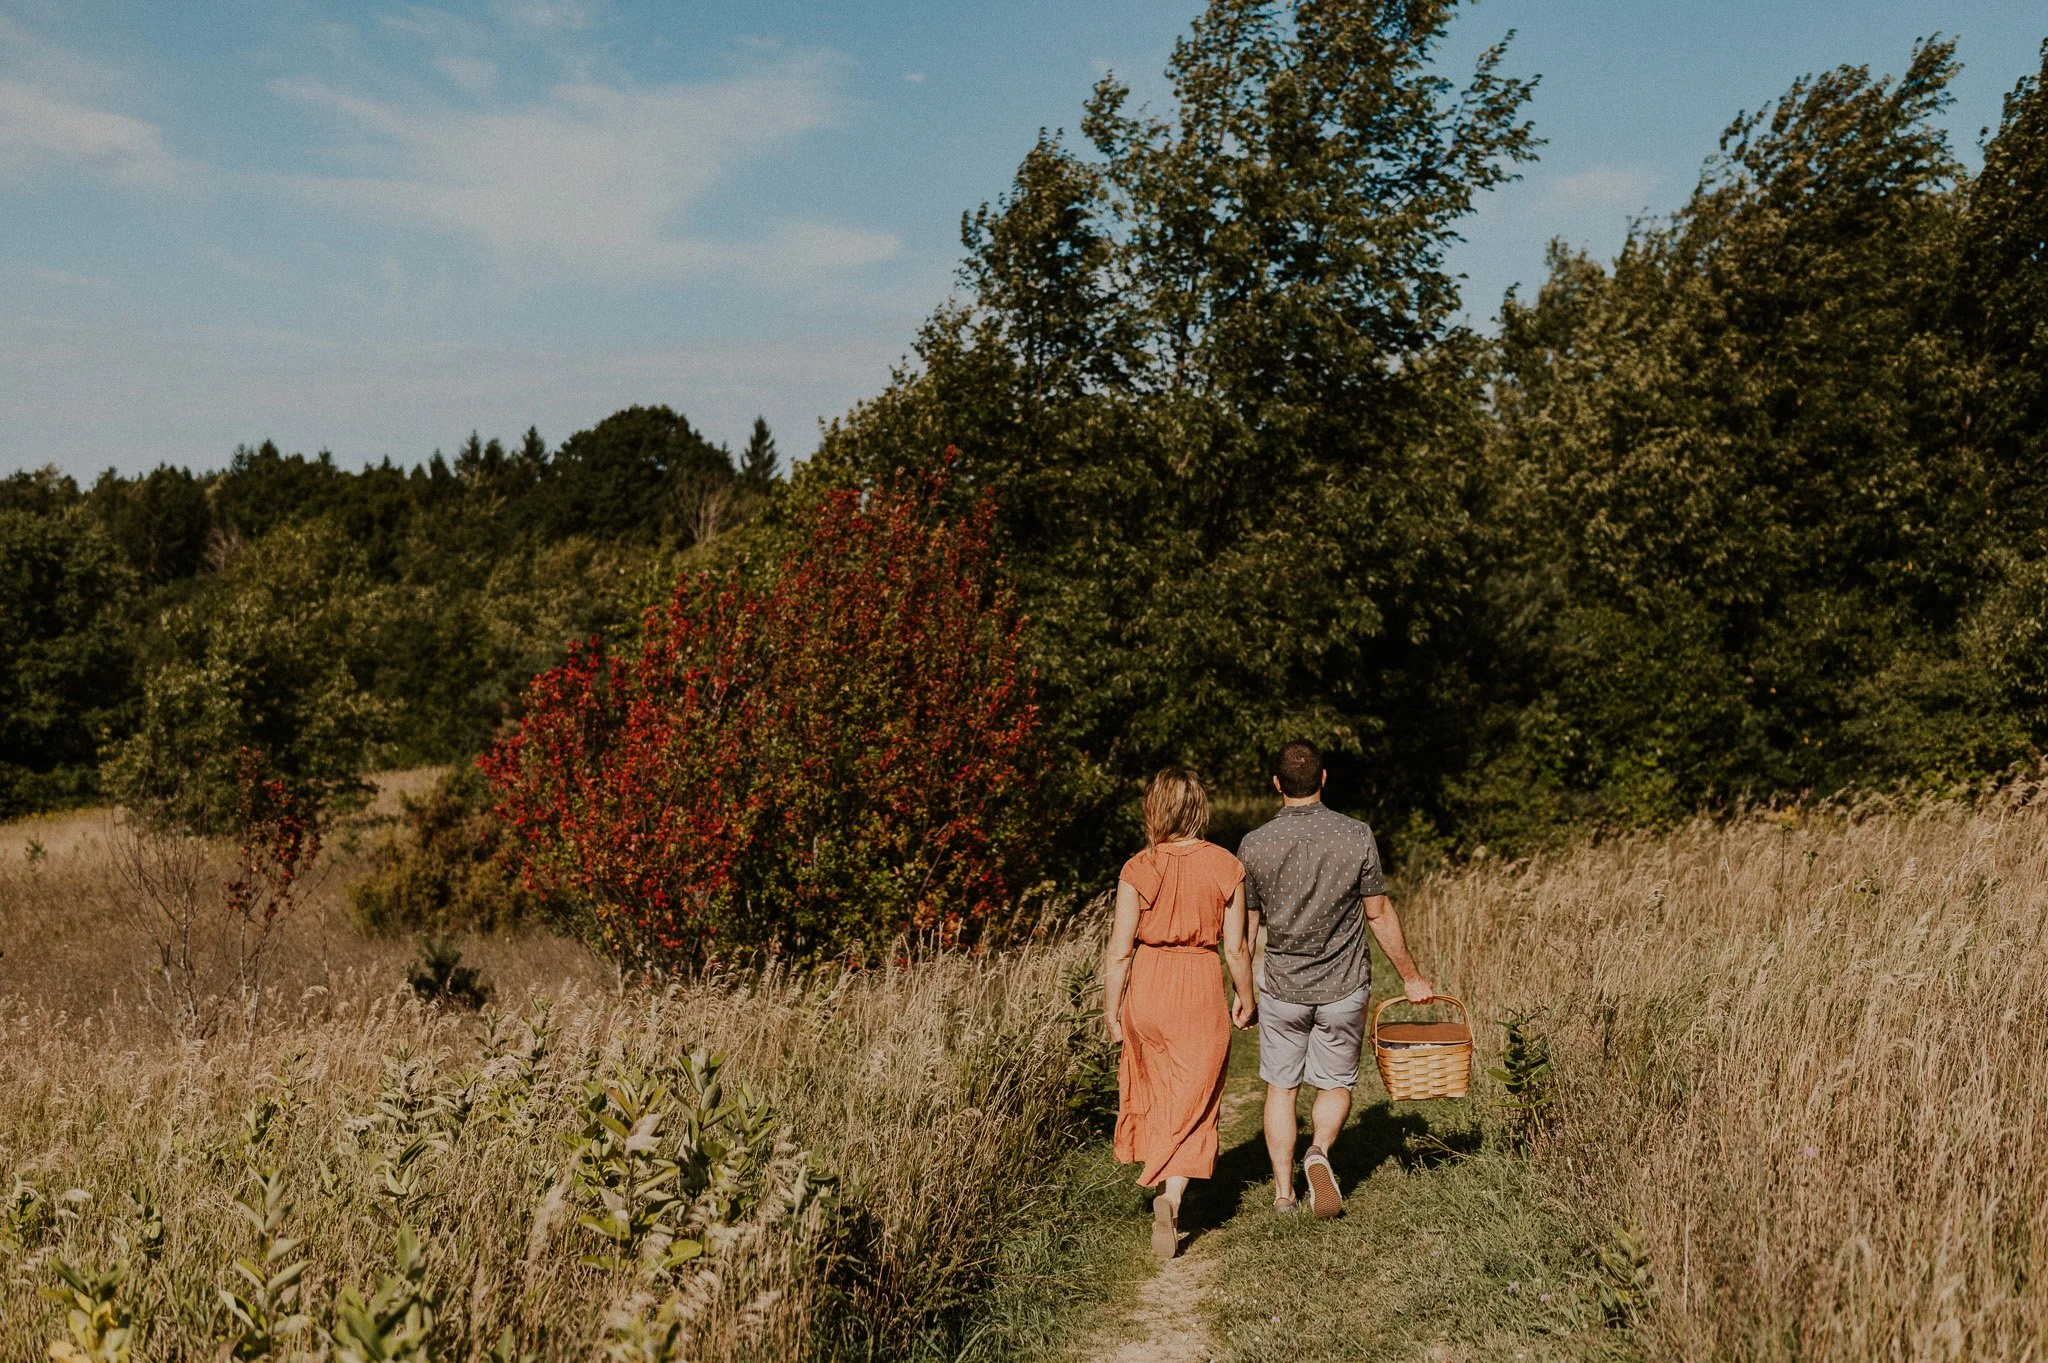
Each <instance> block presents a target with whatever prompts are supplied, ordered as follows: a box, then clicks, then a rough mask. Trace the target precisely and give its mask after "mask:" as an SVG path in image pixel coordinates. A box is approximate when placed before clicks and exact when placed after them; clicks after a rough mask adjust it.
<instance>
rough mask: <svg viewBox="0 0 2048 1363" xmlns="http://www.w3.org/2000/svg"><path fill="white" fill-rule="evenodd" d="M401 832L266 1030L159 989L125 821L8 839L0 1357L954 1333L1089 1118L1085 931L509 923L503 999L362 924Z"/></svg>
mask: <svg viewBox="0 0 2048 1363" xmlns="http://www.w3.org/2000/svg"><path fill="white" fill-rule="evenodd" d="M375 826H376V816H375V815H374V813H373V816H372V819H371V820H370V821H368V822H367V823H366V824H363V825H359V827H358V829H357V833H358V835H359V836H358V837H356V838H353V839H351V838H348V837H344V838H342V839H339V840H338V846H337V848H336V850H335V851H334V852H333V853H332V854H331V855H330V857H329V858H328V861H329V864H328V865H327V867H326V869H325V876H324V879H323V880H322V883H321V885H320V887H319V889H318V890H317V892H316V893H315V895H314V896H313V898H312V899H311V900H310V901H309V902H308V903H307V904H306V905H304V906H303V907H302V909H301V910H300V914H299V917H298V918H297V920H296V921H294V922H292V923H290V924H289V925H288V927H287V928H286V930H285V931H284V933H283V935H282V936H281V937H280V938H279V939H278V940H277V943H276V944H275V949H276V957H275V960H274V965H273V971H274V974H273V983H272V986H271V989H270V994H271V998H272V1000H273V1002H272V1003H271V1004H270V1005H268V1006H267V1008H266V1011H265V1012H264V1013H263V1014H262V1016H261V1017H259V1019H258V1022H257V1025H256V1026H255V1027H254V1028H253V1029H250V1028H247V1027H246V1026H244V1025H243V1020H242V1014H241V1011H240V1008H239V1005H238V1004H236V1003H235V1002H234V1000H233V999H232V998H230V999H229V1000H226V1001H225V1003H224V1004H223V1006H219V1007H214V1008H207V1007H202V1008H201V1010H200V1015H201V1016H200V1022H199V1023H198V1024H197V1025H196V1026H195V1025H193V1024H191V1023H190V1022H188V1021H187V1020H185V1019H184V1017H183V1015H182V1014H181V1013H180V1012H179V1010H178V1009H177V1008H176V1007H175V1006H167V1005H170V1004H171V1003H172V1001H171V1000H169V999H168V998H167V997H166V991H165V989H164V987H163V984H162V978H161V976H162V972H161V971H160V969H159V968H158V966H159V961H158V957H157V954H156V950H155V947H154V945H153V944H152V942H151V940H150V937H149V935H148V930H147V922H148V920H147V917H146V914H145V913H144V906H143V905H141V904H139V903H138V902H137V900H136V896H135V895H134V893H133V891H132V889H131V887H130V886H129V885H128V884H126V883H125V882H124V880H123V878H122V877H121V875H120V874H119V873H118V862H119V860H120V854H119V837H118V834H117V833H116V831H115V828H114V825H113V822H112V821H111V819H110V818H109V816H107V815H105V814H103V813H100V814H85V815H75V816H69V817H67V818H64V819H43V820H33V821H29V822H27V823H24V824H17V825H13V826H11V827H9V828H8V829H7V830H6V831H5V837H6V841H7V846H5V848H4V849H0V851H4V854H5V856H4V862H0V865H4V870H0V905H4V906H5V908H4V922H5V925H6V938H5V941H6V953H7V954H6V956H5V958H4V959H0V971H4V974H0V1000H4V1008H0V1018H4V1022H0V1027H4V1032H5V1036H4V1040H0V1095H4V1096H0V1191H4V1192H5V1193H6V1195H7V1201H6V1203H5V1205H4V1207H0V1267H4V1280H0V1322H4V1323H0V1358H4V1359H8V1360H15V1359H21V1360H27V1359H36V1358H42V1357H44V1356H45V1346H46V1344H47V1343H48V1342H49V1341H51V1340H53V1339H54V1340H59V1341H68V1342H69V1344H70V1345H71V1346H72V1347H76V1348H78V1349H80V1350H81V1351H82V1352H83V1354H84V1356H88V1357H99V1358H114V1357H134V1358H138V1359H140V1358H150V1359H159V1358H162V1359H181V1358H202V1357H209V1358H210V1357H214V1356H216V1355H218V1354H219V1353H220V1351H221V1350H222V1349H223V1348H225V1349H227V1350H228V1352H229V1353H230V1354H231V1355H233V1356H239V1357H261V1356H266V1355H268V1356H272V1357H288V1356H297V1355H299V1354H301V1353H303V1354H307V1355H312V1354H325V1355H330V1356H334V1357H340V1358H350V1357H360V1358H378V1357H405V1358H420V1359H424V1358H429V1357H431V1358H448V1359H453V1358H480V1357H485V1356H490V1357H495V1358H499V1359H504V1360H510V1359H517V1358H522V1357H527V1356H529V1355H531V1356H534V1357H544V1358H568V1357H575V1358H588V1357H591V1356H592V1355H593V1353H594V1352H599V1351H601V1352H602V1353H603V1354H604V1356H607V1357H613V1358H619V1359H662V1358H673V1357H690V1358H737V1357H764V1358H787V1357H798V1356H817V1355H828V1356H845V1357H892V1358H893V1357H914V1356H920V1355H926V1354H931V1355H939V1356H952V1355H953V1354H955V1353H957V1350H958V1339H957V1335H958V1334H959V1331H960V1330H961V1329H962V1328H963V1323H964V1322H965V1321H966V1320H967V1318H968V1316H969V1314H970V1313H969V1312H968V1310H967V1309H966V1307H967V1304H968V1303H969V1302H970V1301H972V1300H973V1299H975V1298H977V1297H978V1296H982V1295H985V1294H987V1293H988V1292H989V1290H990V1288H991V1284H992V1280H993V1278H994V1277H995V1276H996V1275H997V1274H998V1273H999V1271H1001V1270H1002V1267H1003V1264H1004V1263H1005V1262H1010V1261H1014V1260H1015V1257H1016V1256H1015V1255H1014V1253H1013V1254H1011V1255H1010V1256H1009V1259H1008V1260H1007V1261H1006V1260H1005V1259H1004V1258H1003V1251H1002V1246H1001V1245H1000V1244H999V1241H1000V1239H1001V1238H1002V1237H1003V1235H1004V1234H1005V1233H1008V1232H1012V1231H1014V1229H1015V1228H1016V1227H1017V1225H1018V1224H1019V1222H1020V1220H1022V1219H1025V1218H1027V1217H1028V1216H1029V1215H1030V1212H1031V1209H1032V1208H1033V1206H1034V1205H1035V1203H1036V1201H1037V1200H1039V1199H1043V1198H1046V1197H1048V1196H1053V1197H1056V1196H1057V1195H1058V1192H1059V1190H1058V1189H1057V1188H1053V1187H1051V1185H1050V1182H1049V1180H1050V1179H1051V1177H1052V1173H1053V1165H1054V1163H1056V1161H1055V1162H1050V1163H1049V1162H1048V1161H1047V1160H1046V1159H1045V1155H1046V1153H1047V1152H1048V1151H1049V1150H1058V1149H1060V1148H1062V1147H1063V1146H1064V1145H1065V1144H1067V1143H1069V1142H1070V1141H1071V1140H1072V1139H1073V1138H1074V1136H1075V1135H1077V1134H1078V1133H1079V1132H1080V1131H1081V1130H1082V1129H1083V1128H1084V1126H1085V1123H1086V1120H1087V1113H1086V1111H1085V1105H1084V1103H1083V1102H1082V1099H1083V1098H1084V1097H1085V1094H1086V1092H1087V1084H1088V1083H1089V1082H1090V1076H1089V1073H1088V1071H1087V1068H1086V1063H1087V1062H1088V1061H1089V1059H1090V1058H1091V1057H1094V1058H1096V1059H1099V1043H1096V1042H1094V1041H1093V1040H1092V1039H1089V1038H1091V1037H1092V1033H1091V1032H1089V1030H1088V1027H1087V1025H1086V1024H1087V1022H1088V1019H1087V1016H1086V1014H1085V1011H1083V1010H1080V1009H1077V1008H1076V1006H1075V1004H1074V1002H1073V991H1072V988H1071V983H1070V976H1071V975H1072V974H1073V971H1074V967H1075V964H1076V962H1077V961H1080V960H1081V959H1083V958H1084V957H1086V956H1088V955H1089V954H1090V953H1091V952H1092V947H1090V946H1089V945H1087V944H1085V943H1084V942H1082V941H1081V940H1080V939H1079V938H1078V937H1071V936H1062V937H1057V938H1054V939H1051V940H1048V941H1046V942H1044V943H1043V944H1041V945H1038V946H1034V947H1032V948H1030V949H1027V950H1025V951H1022V952H1020V953H1018V954H1015V955H1012V956H1009V957H1005V958H1003V959H1001V960H989V959H982V960H975V959H969V958H966V957H961V956H953V957H947V958H942V959H937V960H932V961H926V962H921V963H918V964H915V965H905V966H902V967H900V968H889V969H881V970H874V971H866V972H856V973H848V972H824V973H813V974H809V975H805V976H783V975H777V974H772V973H771V974H767V975H761V974H749V975H736V976H732V977H708V978H701V979H695V980H690V981H669V982H661V983H654V984H650V983H647V982H644V981H633V982H627V981H622V980H620V979H619V978H618V977H617V976H616V975H615V974H613V973H612V972H611V971H610V970H609V969H608V968H607V967H606V965H605V963H604V962H602V961H600V960H598V959H597V958H595V957H593V956H591V955H590V954H589V953H588V952H587V951H585V950H584V949H583V948H582V947H581V946H579V945H577V944H575V943H573V942H569V941H566V940H563V939H560V938H554V937H550V936H547V935H545V934H527V935H523V936H507V937H500V938H481V939H473V940H470V941H468V942H465V943H464V952H465V958H464V959H465V960H466V961H467V962H468V963H469V964H471V965H472V966H474V967H476V968H477V969H479V971H480V974H481V977H482V982H483V984H484V985H485V986H486V987H488V988H490V989H491V990H492V992H493V998H492V1001H491V1003H490V1004H489V1006H487V1007H486V1008H485V1009H483V1010H482V1011H475V1010H471V1009H468V1008H464V1007H460V1006H454V1005H451V1004H448V1003H445V1002H435V1001H430V1000H427V999H423V998H421V997H420V996H419V995H418V994H417V992H416V991H415V990H414V989H413V988H412V987H411V986H410V985H409V984H408V975H409V973H410V967H411V965H412V963H413V961H414V957H415V947H414V944H413V943H412V942H411V941H409V940H405V939H379V938H374V937H366V936H364V935H362V934H360V933H358V932H356V931H355V930H354V929H353V928H352V927H351V926H350V923H349V920H348V918H347V914H346V910H345V907H344V906H343V904H342V889H343V888H344V887H345V886H346V884H347V883H348V881H349V879H350V878H351V876H352V875H354V874H357V873H359V872H360V869H361V866H362V855H361V853H362V848H363V846H364V845H365V843H366V842H367V841H368V839H369V838H370V837H373V836H374V835H375ZM351 844H353V845H354V846H355V848H356V850H355V851H351V850H349V848H350V845H351ZM31 846H33V847H34V848H35V849H36V852H35V855H34V856H33V857H31V855H30V852H29V849H30V848H31ZM212 869H213V871H215V872H219V871H221V870H223V869H224V868H221V867H214V868H212ZM199 936H200V937H201V938H202V940H201V944H200V950H198V951H197V952H196V953H195V954H196V955H198V956H199V957H200V961H199V965H198V973H199V975H200V977H201V979H202V981H203V982H204V987H206V988H209V989H213V990H222V989H226V990H230V991H231V990H232V986H233V979H234V975H233V971H232V968H231V966H230V964H229V958H230V957H231V956H232V955H233V946H232V940H233V939H232V931H231V928H230V926H229V925H228V924H227V923H226V920H225V919H224V918H221V917H220V916H219V914H218V909H217V907H216V910H215V916H214V918H213V919H212V921H207V922H202V924H201V929H200V933H199ZM1084 1034H1085V1035H1084ZM1077 1037H1078V1038H1079V1039H1078V1040H1077ZM1099 1079H1100V1076H1099V1074H1097V1075H1095V1077H1094V1080H1093V1082H1094V1083H1095V1085H1096V1087H1097V1089H1099ZM117 1266H119V1267H121V1268H122V1269H123V1270H124V1272H122V1274H121V1275H120V1276H119V1277H118V1278H116V1277H110V1276H109V1275H110V1274H111V1273H112V1272H113V1270H114V1269H115V1268H116V1267H117ZM65 1271H68V1272H70V1273H72V1274H73V1276H74V1278H75V1279H76V1285H75V1286H74V1288H72V1289H69V1290H70V1295H71V1298H72V1299H71V1300H56V1299H53V1298H52V1297H51V1296H50V1295H49V1293H50V1290H51V1289H56V1290H57V1291H58V1293H59V1295H60V1296H61V1295H62V1294H63V1293H64V1292H65V1291H66V1290H67V1289H66V1288H65V1285H64V1280H63V1278H62V1273H63V1272H65ZM70 1312H77V1313H78V1314H77V1315H76V1316H75V1317H73V1318H72V1320H71V1323H70V1324H68V1325H67V1314H68V1313H70ZM351 1313H353V1314H351ZM124 1329H125V1330H129V1331H132V1333H130V1334H128V1335H126V1336H122V1335H120V1334H119V1333H118V1332H119V1331H121V1330H124Z"/></svg>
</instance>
